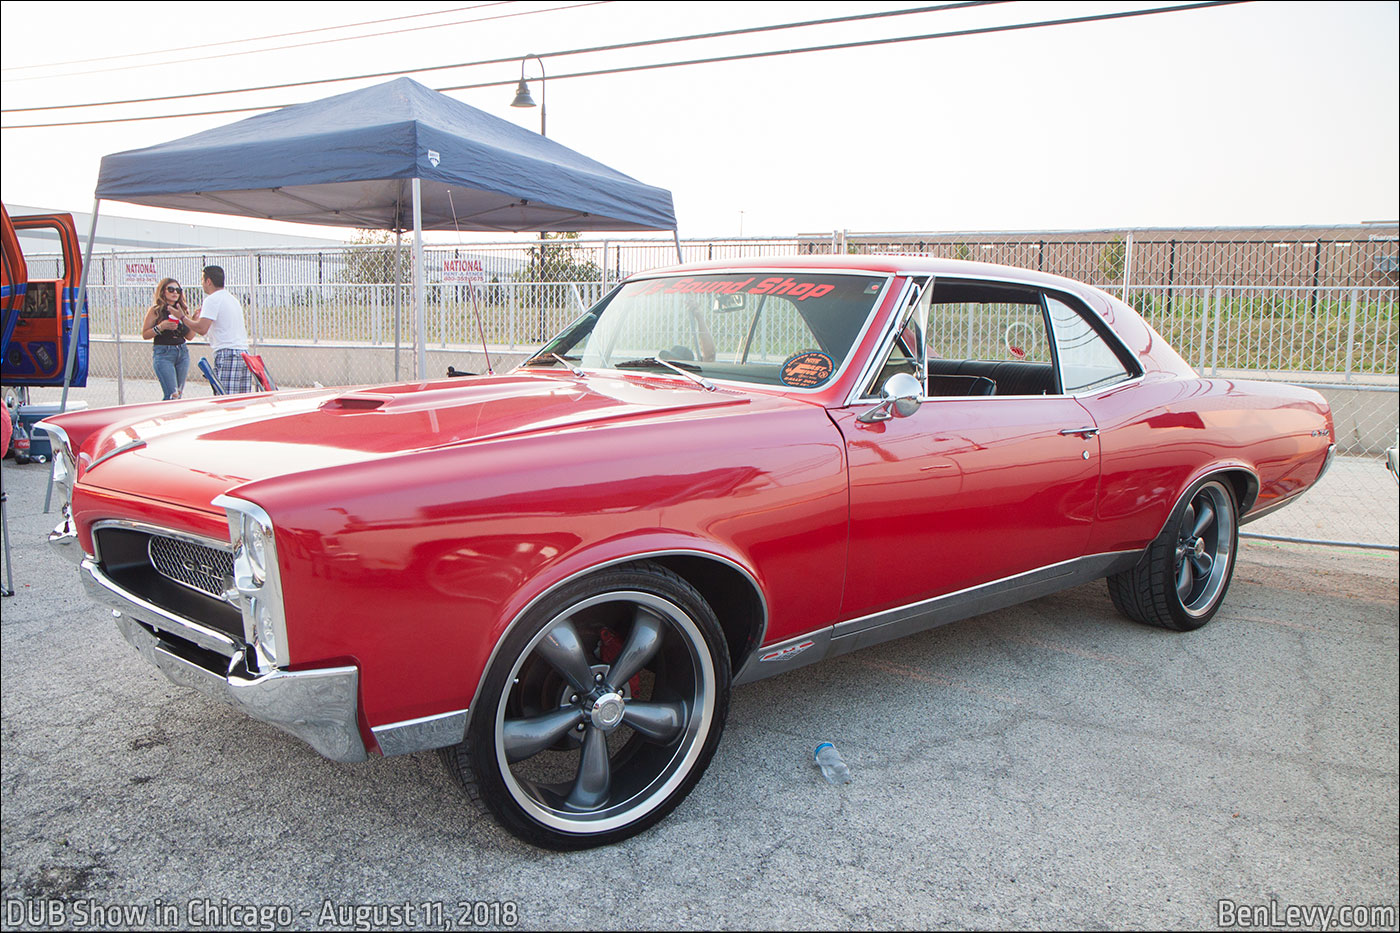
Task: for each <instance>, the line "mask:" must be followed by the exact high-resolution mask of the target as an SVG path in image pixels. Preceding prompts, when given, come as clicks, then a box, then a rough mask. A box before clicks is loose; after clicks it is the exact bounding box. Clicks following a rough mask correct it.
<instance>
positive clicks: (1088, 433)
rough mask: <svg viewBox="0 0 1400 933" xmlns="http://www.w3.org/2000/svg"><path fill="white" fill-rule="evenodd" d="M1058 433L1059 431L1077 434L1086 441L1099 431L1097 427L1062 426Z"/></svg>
mask: <svg viewBox="0 0 1400 933" xmlns="http://www.w3.org/2000/svg"><path fill="white" fill-rule="evenodd" d="M1060 433H1061V434H1078V435H1079V436H1080V437H1082V438H1084V439H1085V440H1086V441H1087V440H1088V439H1089V438H1091V437H1094V436H1096V435H1097V434H1098V433H1099V429H1098V428H1062V429H1061V430H1060Z"/></svg>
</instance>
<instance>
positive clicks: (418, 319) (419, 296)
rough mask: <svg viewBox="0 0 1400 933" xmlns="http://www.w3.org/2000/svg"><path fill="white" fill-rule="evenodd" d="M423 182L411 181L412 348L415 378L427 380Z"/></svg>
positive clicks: (416, 179) (419, 180)
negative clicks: (415, 354) (415, 367)
mask: <svg viewBox="0 0 1400 933" xmlns="http://www.w3.org/2000/svg"><path fill="white" fill-rule="evenodd" d="M424 300H425V294H424V286H423V181H422V179H419V178H415V179H413V322H414V324H415V326H416V327H417V331H418V332H417V334H416V335H415V337H414V341H413V343H414V346H415V347H416V348H417V351H418V356H417V366H418V372H417V377H418V379H419V381H420V382H421V381H422V380H424V379H427V378H428V349H427V340H426V328H425V325H424V313H423V304H424Z"/></svg>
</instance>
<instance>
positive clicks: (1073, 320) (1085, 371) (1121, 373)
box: [1045, 295, 1132, 392]
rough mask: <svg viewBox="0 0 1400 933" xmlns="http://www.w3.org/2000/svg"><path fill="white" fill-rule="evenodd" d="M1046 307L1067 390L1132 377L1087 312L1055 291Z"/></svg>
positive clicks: (1076, 389)
mask: <svg viewBox="0 0 1400 933" xmlns="http://www.w3.org/2000/svg"><path fill="white" fill-rule="evenodd" d="M1045 307H1046V309H1047V310H1048V311H1049V312H1050V322H1051V326H1052V327H1053V328H1054V331H1055V349H1056V352H1057V355H1058V356H1059V361H1060V383H1061V385H1062V386H1063V387H1064V390H1065V391H1066V392H1084V391H1091V390H1094V389H1102V388H1105V387H1107V386H1111V385H1113V384H1115V383H1118V382H1123V381H1124V380H1126V379H1130V378H1132V374H1131V373H1130V372H1129V371H1128V369H1127V367H1125V366H1124V365H1123V363H1122V361H1121V360H1119V359H1118V355H1117V354H1116V353H1114V352H1113V348H1112V347H1110V346H1109V345H1108V342H1107V341H1105V340H1104V338H1103V337H1102V336H1101V335H1100V334H1099V333H1098V331H1096V330H1095V329H1094V326H1093V325H1092V324H1091V323H1090V322H1089V320H1088V318H1086V317H1085V316H1084V315H1083V313H1081V312H1080V311H1078V310H1076V309H1075V308H1072V307H1070V306H1069V305H1068V304H1067V303H1065V302H1064V301H1061V300H1060V299H1059V298H1056V297H1055V296H1053V295H1046V296H1045Z"/></svg>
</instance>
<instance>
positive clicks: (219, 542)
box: [92, 518, 233, 561]
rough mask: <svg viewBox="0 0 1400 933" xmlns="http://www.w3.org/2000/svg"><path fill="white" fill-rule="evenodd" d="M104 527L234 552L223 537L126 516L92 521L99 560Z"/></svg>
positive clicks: (95, 548)
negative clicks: (206, 535) (100, 541)
mask: <svg viewBox="0 0 1400 933" xmlns="http://www.w3.org/2000/svg"><path fill="white" fill-rule="evenodd" d="M103 528H123V529H126V530H128V531H140V532H143V533H145V534H150V535H162V536H164V537H167V538H179V539H181V540H183V541H188V542H190V543H191V544H199V545H203V546H204V547H207V548H213V549H214V550H216V551H228V552H229V553H233V547H232V545H230V544H229V542H227V541H224V540H223V539H221V538H206V537H204V536H203V535H197V534H193V533H191V532H188V531H176V530H175V529H173V528H163V527H161V526H160V525H152V524H149V523H147V522H134V521H131V520H129V519H125V518H104V519H102V520H100V521H96V522H93V523H92V547H93V550H94V551H97V553H96V554H94V555H93V556H94V557H96V558H97V559H98V560H99V561H100V560H101V559H102V552H101V549H100V548H99V547H98V545H97V533H98V532H99V531H101V530H102V529H103Z"/></svg>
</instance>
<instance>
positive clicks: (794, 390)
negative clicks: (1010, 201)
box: [531, 266, 899, 395]
mask: <svg viewBox="0 0 1400 933" xmlns="http://www.w3.org/2000/svg"><path fill="white" fill-rule="evenodd" d="M803 272H805V273H807V274H809V275H848V276H860V277H861V278H867V279H884V284H883V285H881V286H880V293H879V294H878V295H876V296H875V298H874V300H873V301H872V302H871V304H870V310H869V311H867V312H866V315H865V321H864V323H863V324H861V328H860V332H859V333H858V334H856V336H855V339H853V340H852V341H851V348H850V351H849V352H848V353H847V354H846V357H845V359H844V360H842V361H841V366H840V367H838V368H837V369H836V370H834V371H833V372H832V374H831V377H830V378H829V379H827V381H826V382H825V383H823V384H822V385H820V386H814V387H812V388H810V389H804V388H798V387H796V386H786V385H783V384H782V383H781V382H780V383H777V384H776V385H772V384H769V383H762V382H744V381H742V380H737V379H732V378H730V379H726V378H725V377H723V376H716V375H713V374H708V373H706V372H704V370H703V369H702V370H701V371H700V372H699V373H698V374H697V375H700V376H704V377H705V378H706V379H709V380H711V381H713V382H714V383H715V385H717V386H735V387H738V388H741V389H745V390H749V389H766V390H769V391H772V390H776V391H779V392H784V393H791V394H793V395H815V394H818V393H821V392H825V391H829V390H830V389H831V387H832V386H833V385H835V384H836V383H837V382H840V381H841V378H842V377H843V376H844V375H845V374H846V373H847V372H848V371H849V370H850V368H851V366H852V364H853V363H854V361H855V357H856V352H857V351H858V350H859V349H860V345H861V344H862V343H863V342H864V341H865V338H866V337H867V336H868V335H869V333H870V329H871V327H872V325H873V324H874V323H875V318H876V316H877V315H876V312H878V311H879V310H880V307H881V306H882V305H883V304H884V303H885V298H886V296H887V295H888V294H889V290H890V283H891V282H893V281H894V279H895V278H896V277H897V275H898V274H899V273H894V272H880V271H877V270H874V269H870V270H860V269H813V268H807V267H800V266H765V267H754V268H747V267H746V268H743V269H705V270H703V271H698V272H666V273H662V274H659V275H651V274H641V275H638V276H637V277H635V278H629V279H628V280H627V281H625V282H623V283H621V285H619V286H618V289H617V290H620V289H621V288H622V287H624V286H627V285H631V284H633V283H635V282H650V281H653V280H655V279H684V278H695V277H697V276H702V275H748V274H749V273H753V274H754V275H755V276H758V275H768V274H773V273H776V274H780V275H792V274H797V273H803ZM617 290H615V291H617ZM606 297H607V298H609V299H611V298H612V297H613V293H609V294H608V296H606ZM778 297H782V296H781V295H780V296H778ZM599 303H600V304H601V303H602V302H599ZM594 307H597V305H595V306H594ZM603 310H604V311H606V310H607V309H606V307H605V308H604V309H603ZM561 333H562V331H561ZM552 340H553V338H550V340H547V341H545V344H544V345H546V346H547V345H548V344H549V343H550V342H551V341H552ZM535 356H538V353H536V354H535ZM531 358H533V357H531ZM532 368H533V367H532ZM580 368H583V367H580ZM585 371H589V370H585ZM591 371H592V372H605V373H621V374H623V375H629V376H635V375H637V374H638V371H637V370H635V369H613V368H607V367H605V368H601V369H600V368H596V367H594V368H592V369H591ZM644 375H647V376H653V375H658V374H657V373H652V372H647V373H644ZM661 375H665V376H667V377H668V378H670V377H671V374H669V373H666V374H661Z"/></svg>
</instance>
